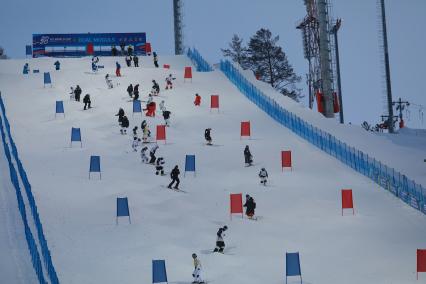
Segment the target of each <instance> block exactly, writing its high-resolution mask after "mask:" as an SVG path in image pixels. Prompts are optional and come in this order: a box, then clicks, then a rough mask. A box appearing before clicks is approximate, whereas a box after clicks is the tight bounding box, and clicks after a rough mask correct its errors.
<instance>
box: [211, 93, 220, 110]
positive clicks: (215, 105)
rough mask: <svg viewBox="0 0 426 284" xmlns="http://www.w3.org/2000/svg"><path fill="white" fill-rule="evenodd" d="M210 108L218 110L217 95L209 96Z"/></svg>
mask: <svg viewBox="0 0 426 284" xmlns="http://www.w3.org/2000/svg"><path fill="white" fill-rule="evenodd" d="M210 108H211V109H212V108H217V109H219V95H211V96H210Z"/></svg>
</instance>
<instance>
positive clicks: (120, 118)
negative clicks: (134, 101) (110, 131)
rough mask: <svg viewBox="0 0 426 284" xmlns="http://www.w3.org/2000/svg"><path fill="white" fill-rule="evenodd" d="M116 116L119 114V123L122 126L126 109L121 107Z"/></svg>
mask: <svg viewBox="0 0 426 284" xmlns="http://www.w3.org/2000/svg"><path fill="white" fill-rule="evenodd" d="M115 116H118V124H120V126H121V122H122V121H123V116H124V109H122V108H120V109H119V110H118V113H117V114H116V115H115Z"/></svg>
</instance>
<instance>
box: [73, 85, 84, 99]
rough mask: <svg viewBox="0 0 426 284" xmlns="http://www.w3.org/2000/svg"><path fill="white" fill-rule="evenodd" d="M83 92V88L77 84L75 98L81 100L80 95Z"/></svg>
mask: <svg viewBox="0 0 426 284" xmlns="http://www.w3.org/2000/svg"><path fill="white" fill-rule="evenodd" d="M81 93H82V90H81V88H80V86H79V85H77V87H75V90H74V98H75V100H76V101H77V102H79V101H80V95H81Z"/></svg>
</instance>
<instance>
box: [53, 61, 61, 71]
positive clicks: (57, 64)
mask: <svg viewBox="0 0 426 284" xmlns="http://www.w3.org/2000/svg"><path fill="white" fill-rule="evenodd" d="M53 65H55V70H60V69H61V63H60V62H59V60H56V61H55V63H53Z"/></svg>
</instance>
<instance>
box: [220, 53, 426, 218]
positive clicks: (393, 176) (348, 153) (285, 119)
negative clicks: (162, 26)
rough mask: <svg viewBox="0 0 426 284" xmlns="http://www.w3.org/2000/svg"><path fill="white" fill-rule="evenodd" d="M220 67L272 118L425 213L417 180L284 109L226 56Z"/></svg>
mask: <svg viewBox="0 0 426 284" xmlns="http://www.w3.org/2000/svg"><path fill="white" fill-rule="evenodd" d="M220 70H221V71H222V72H223V73H224V74H225V76H226V77H227V78H228V79H229V80H230V81H231V82H232V83H233V84H234V85H235V86H236V87H237V88H238V89H239V90H240V91H241V92H242V93H243V94H244V95H245V96H246V97H247V98H248V99H249V100H250V101H252V102H253V103H254V104H256V105H257V106H258V107H259V108H260V109H262V110H263V111H265V112H266V113H267V114H268V115H269V116H271V117H272V118H273V119H274V120H276V121H277V122H279V123H280V124H282V125H284V126H285V127H287V128H289V129H290V130H291V131H293V132H294V133H295V134H297V135H298V136H300V137H302V138H303V139H305V140H307V141H308V142H310V143H311V144H313V145H315V146H316V147H318V148H319V149H321V150H322V151H324V152H326V153H327V154H329V155H331V156H333V157H335V158H336V159H338V160H340V161H341V162H343V163H344V164H346V165H348V166H349V167H351V168H352V169H354V170H355V171H357V172H359V173H361V174H363V175H365V176H367V177H369V178H370V179H372V180H373V181H374V182H375V183H377V184H378V185H379V186H381V187H383V188H385V189H386V190H388V191H390V192H392V193H393V194H394V195H395V196H397V197H399V198H400V199H402V200H403V201H404V202H405V203H407V204H408V205H410V206H411V207H413V208H416V209H417V210H420V211H421V212H423V213H424V214H426V194H425V190H424V188H423V187H422V186H421V185H420V184H416V183H415V182H414V181H413V180H410V179H408V178H407V177H406V176H405V175H404V174H401V173H400V172H398V171H396V170H395V169H393V168H390V167H388V166H386V165H385V164H383V163H382V162H380V161H378V160H376V159H375V158H374V157H370V156H369V155H367V154H365V153H363V152H362V151H359V150H357V149H355V148H354V147H351V146H350V145H347V144H346V143H344V142H342V141H340V140H339V139H337V138H336V137H334V136H333V135H331V134H330V133H327V132H325V131H322V130H321V129H319V128H317V127H315V126H313V125H311V124H309V123H307V122H306V121H304V120H302V119H301V118H300V117H298V116H297V115H295V114H293V113H291V112H289V111H287V110H286V109H284V108H283V107H282V106H281V105H279V104H278V103H277V102H276V101H274V100H273V99H271V98H270V97H268V96H266V95H265V94H264V93H262V92H261V91H260V90H259V89H257V88H256V87H255V86H254V85H253V84H252V83H251V82H249V81H248V80H247V79H246V78H245V77H244V76H243V75H242V74H241V73H240V71H239V70H238V69H237V68H235V67H234V66H233V65H232V64H231V62H229V61H228V60H226V61H221V62H220Z"/></svg>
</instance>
